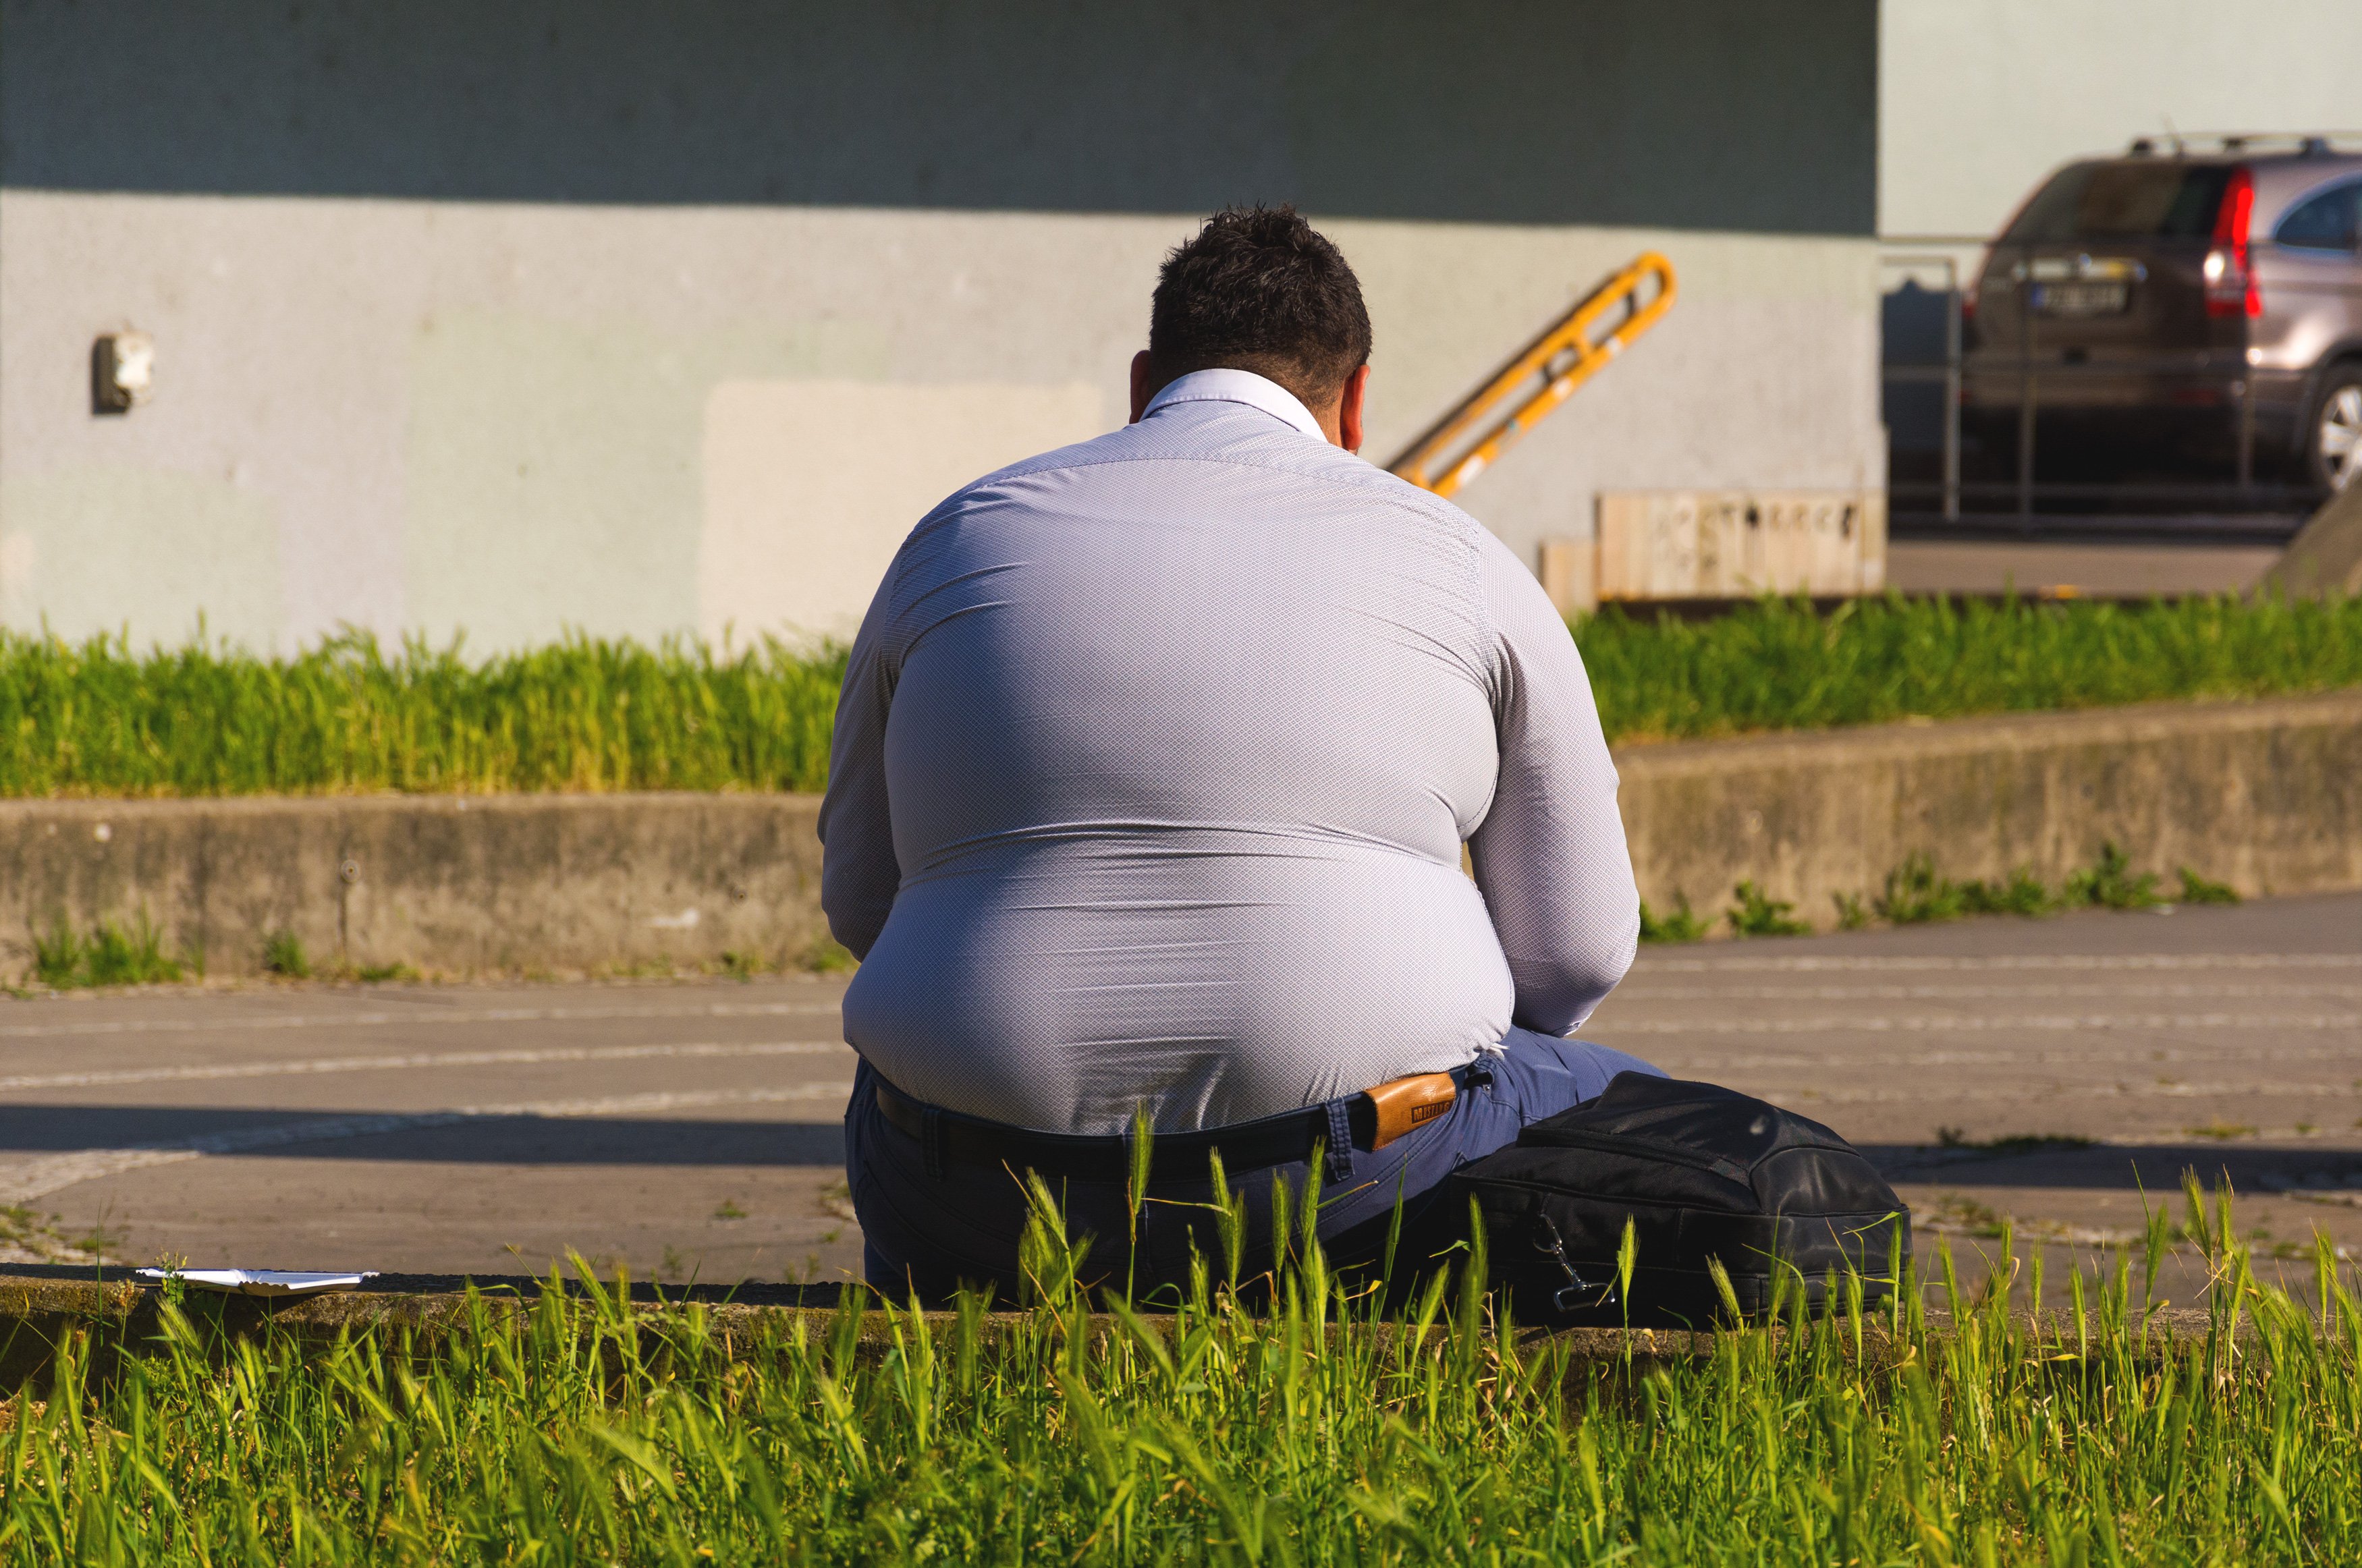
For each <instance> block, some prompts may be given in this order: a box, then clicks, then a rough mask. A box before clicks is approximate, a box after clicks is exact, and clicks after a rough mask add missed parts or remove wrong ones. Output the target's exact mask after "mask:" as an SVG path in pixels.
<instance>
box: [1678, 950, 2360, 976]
mask: <svg viewBox="0 0 2362 1568" xmlns="http://www.w3.org/2000/svg"><path fill="white" fill-rule="evenodd" d="M1913 969H1941V970H1966V971H1974V970H1980V969H2065V970H2087V969H2090V970H2105V969H2362V954H2346V953H2115V954H2088V953H2021V954H2004V955H1995V956H1992V957H1985V958H1967V957H1943V956H1936V955H1930V956H1926V957H1915V958H1828V957H1801V956H1798V957H1788V958H1775V957H1747V958H1740V957H1730V958H1664V957H1659V956H1658V955H1655V954H1652V953H1643V954H1641V955H1640V957H1639V962H1637V963H1636V964H1634V965H1633V966H1632V973H1633V974H1634V975H1635V976H1636V977H1637V976H1641V975H1651V974H1656V975H1668V974H1671V975H1709V974H1714V973H1716V972H1727V973H1732V974H1738V973H1746V972H1750V971H1752V972H1758V973H1766V974H1782V973H1784V974H1798V975H1805V974H1814V973H1818V972H1821V971H1827V972H1829V973H1833V974H1842V973H1848V972H1855V971H1860V972H1863V973H1879V972H1882V971H1895V972H1904V971H1908V970H1913Z"/></svg>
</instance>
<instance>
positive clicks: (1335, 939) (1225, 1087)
mask: <svg viewBox="0 0 2362 1568" xmlns="http://www.w3.org/2000/svg"><path fill="white" fill-rule="evenodd" d="M1226 377H1236V378H1238V380H1236V381H1223V380H1221V378H1226ZM1188 380H1189V381H1191V382H1196V383H1199V384H1198V391H1197V392H1196V393H1195V394H1194V396H1192V395H1189V394H1187V389H1186V388H1181V387H1177V386H1176V389H1175V390H1176V391H1178V392H1183V393H1184V394H1185V395H1184V396H1183V397H1182V399H1181V401H1170V402H1164V403H1162V404H1161V405H1160V406H1153V411H1152V413H1151V414H1150V415H1149V416H1148V417H1147V418H1146V419H1144V420H1142V422H1141V423H1139V424H1137V425H1131V426H1129V427H1127V428H1126V429H1123V430H1120V431H1118V432H1116V433H1114V434H1113V435H1110V436H1104V437H1101V438H1100V439H1098V440H1097V441H1093V442H1089V443H1086V444H1085V445H1083V446H1080V447H1070V448H1067V449H1066V450H1065V451H1062V452H1057V453H1053V454H1050V455H1048V456H1047V457H1044V458H1037V459H1034V460H1033V461H1032V462H1030V463H1024V464H1020V465H1018V466H1017V467H1015V468H1013V469H1008V470H1004V472H1002V473H1001V474H999V475H995V476H992V477H991V478H989V479H988V480H982V481H979V483H978V484H977V485H975V486H972V487H970V488H969V489H968V490H966V491H963V492H961V493H960V494H959V495H958V496H955V497H954V498H953V499H952V500H951V501H949V502H945V503H944V505H943V506H942V507H939V508H938V509H937V510H936V511H935V513H933V514H931V516H930V517H929V518H928V519H927V520H926V521H925V522H923V523H922V525H920V526H919V527H918V528H917V529H916V530H915V531H914V532H913V533H912V535H911V538H910V540H909V541H908V542H907V543H906V544H905V545H904V547H903V548H902V550H901V552H900V555H899V556H898V558H896V561H895V564H894V566H893V568H892V569H891V570H890V571H889V574H888V577H887V580H886V582H885V584H884V585H883V587H882V588H881V589H880V591H879V594H878V598H877V602H876V603H875V604H874V605H873V607H872V609H871V611H870V613H869V617H868V619H867V621H866V623H865V624H864V626H863V629H862V633H861V637H860V641H859V643H858V645H857V646H856V648H855V657H854V661H853V667H852V668H851V670H850V672H849V674H848V677H847V690H846V698H845V702H844V708H843V710H842V711H841V712H840V715H839V721H838V723H839V734H838V738H837V744H836V751H835V758H834V767H833V769H832V776H831V780H830V798H829V801H828V805H827V808H826V810H825V812H824V813H823V818H822V831H823V836H824V837H825V838H826V839H827V843H828V849H829V855H828V859H827V879H826V887H825V901H826V904H827V908H828V912H829V916H830V920H831V922H832V924H833V926H834V927H835V929H836V930H837V931H838V933H839V934H840V936H842V937H843V938H844V940H845V941H846V943H847V944H848V945H850V946H852V947H853V948H854V949H855V952H857V953H863V954H864V955H865V963H864V966H863V967H862V969H861V971H860V973H859V974H858V975H857V976H856V977H855V980H854V982H853V987H852V989H851V990H850V992H849V993H848V995H847V997H846V1001H845V1026H846V1035H847V1038H848V1039H849V1040H850V1041H851V1042H852V1043H853V1044H854V1045H855V1046H856V1047H857V1048H858V1049H859V1050H860V1051H861V1053H862V1055H864V1057H865V1058H866V1059H867V1060H868V1062H869V1063H870V1064H871V1066H874V1067H875V1068H876V1069H877V1071H878V1072H880V1073H881V1074H882V1075H883V1076H884V1077H885V1078H886V1079H887V1081H888V1082H889V1083H891V1084H893V1085H895V1086H896V1087H897V1088H900V1089H901V1090H903V1091H904V1092H906V1093H908V1094H911V1095H913V1096H916V1097H917V1098H918V1099H922V1100H924V1101H928V1102H931V1103H934V1104H939V1105H942V1106H944V1107H946V1108H948V1109H951V1110H959V1111H964V1112H966V1113H968V1114H970V1115H975V1116H979V1117H984V1118H987V1119H989V1120H991V1121H1000V1122H1006V1123H1011V1124H1014V1125H1018V1126H1024V1127H1032V1128H1039V1129H1045V1130H1052V1131H1058V1132H1087V1133H1108V1132H1118V1131H1120V1130H1121V1129H1122V1128H1123V1127H1124V1126H1125V1125H1127V1124H1128V1123H1129V1121H1130V1120H1131V1115H1132V1112H1133V1109H1134V1107H1135V1106H1138V1105H1142V1104H1145V1105H1146V1106H1147V1107H1148V1109H1149V1110H1150V1113H1151V1115H1152V1117H1153V1120H1154V1121H1155V1122H1156V1124H1157V1126H1158V1127H1159V1128H1160V1129H1162V1130H1167V1131H1170V1130H1178V1129H1192V1128H1198V1127H1216V1126H1223V1125H1228V1124H1231V1123H1234V1122H1238V1121H1247V1120H1251V1119H1253V1118H1256V1117H1260V1116H1264V1115H1268V1114H1271V1113H1274V1112H1276V1111H1279V1110H1289V1109H1293V1108H1295V1107H1298V1106H1304V1105H1308V1104H1313V1103H1317V1102H1320V1101H1323V1100H1328V1099H1334V1098H1336V1097H1338V1096H1341V1095H1347V1094H1352V1093H1354V1092H1356V1091H1358V1090H1360V1089H1362V1088H1367V1087H1369V1086H1370V1085H1372V1084H1375V1083H1379V1082H1382V1081H1385V1080H1387V1079H1390V1078H1393V1077H1399V1076H1401V1075H1404V1074H1407V1073H1413V1072H1421V1071H1430V1070H1439V1069H1442V1068H1448V1067H1451V1066H1456V1065H1458V1064H1461V1063H1464V1062H1466V1061H1468V1060H1470V1059H1471V1058H1472V1057H1473V1056H1474V1055H1477V1054H1478V1053H1479V1052H1480V1051H1485V1050H1490V1049H1493V1048H1494V1047H1496V1045H1497V1044H1498V1043H1499V1042H1500V1041H1501V1039H1502V1037H1503V1034H1504V1032H1505V1031H1506V1030H1507V1028H1508V1026H1509V1024H1510V1023H1511V1021H1512V1018H1513V1015H1514V1017H1515V1021H1517V1022H1518V1023H1520V1024H1524V1025H1527V1026H1529V1027H1532V1028H1536V1029H1540V1030H1542V1031H1544V1032H1550V1033H1562V1032H1565V1031H1566V1030H1567V1029H1570V1028H1572V1027H1573V1025H1574V1024H1575V1023H1576V1022H1578V1021H1580V1019H1581V1018H1582V1016H1584V1014H1586V1013H1587V1012H1588V1010H1589V1009H1590V1007H1591V1006H1592V1005H1593V1004H1595V1002H1596V1000H1597V999H1598V998H1599V997H1600V996H1601V995H1604V994H1605V993H1606V989H1607V988H1609V987H1610V986H1612V985H1613V984H1614V983H1615V980H1616V979H1617V977H1619V976H1620V975H1621V974H1622V972H1623V969H1624V967H1625V966H1626V965H1627V964H1628V962H1629V958H1630V954H1631V942H1632V936H1633V932H1634V926H1635V911H1634V907H1633V896H1632V892H1631V877H1630V870H1629V866H1628V861H1627V859H1626V855H1625V848H1624V843H1623V835H1622V831H1621V827H1620V824H1619V823H1617V818H1616V814H1615V800H1614V794H1615V776H1614V772H1613V769H1612V767H1610V766H1609V765H1608V762H1607V758H1606V750H1605V747H1604V745H1601V743H1600V742H1599V738H1598V725H1597V722H1596V719H1595V715H1594V714H1593V713H1592V712H1591V710H1590V694H1589V690H1588V687H1587V685H1586V684H1585V683H1584V680H1583V677H1582V671H1581V668H1580V665H1579V663H1576V662H1575V659H1574V654H1573V646H1572V644H1571V641H1570V639H1568V637H1567V635H1566V632H1565V629H1564V627H1563V625H1562V624H1558V623H1557V622H1556V620H1555V617H1554V616H1553V615H1552V613H1551V611H1550V608H1549V605H1548V602H1547V601H1545V600H1544V599H1543V598H1542V596H1541V594H1540V590H1539V588H1538V587H1537V586H1536V585H1535V584H1534V583H1533V580H1532V579H1531V578H1530V577H1529V576H1528V575H1527V574H1526V573H1525V572H1524V571H1523V569H1521V568H1519V567H1518V565H1517V563H1516V562H1515V561H1514V559H1512V558H1510V557H1509V556H1508V555H1507V552H1506V550H1504V549H1503V547H1501V546H1500V545H1499V544H1498V543H1497V542H1496V541H1495V540H1493V539H1492V538H1491V536H1489V535H1486V534H1485V532H1484V531H1483V530H1482V529H1481V528H1479V527H1478V526H1476V525H1474V524H1473V523H1472V522H1471V521H1469V520H1468V519H1467V518H1466V517H1465V516H1463V515H1462V513H1459V512H1458V511H1456V509H1453V508H1451V507H1450V506H1449V505H1447V504H1446V503H1443V502H1440V501H1437V500H1436V499H1434V498H1433V497H1430V496H1428V495H1426V494H1424V493H1423V492H1420V491H1416V490H1414V489H1412V488H1411V487H1409V486H1407V485H1406V484H1404V483H1402V482H1401V481H1399V480H1395V479H1393V478H1392V477H1391V476H1388V475H1386V474H1384V473H1382V472H1380V471H1379V470H1377V469H1373V468H1372V467H1370V466H1369V465H1368V464H1366V463H1363V462H1362V461H1361V460H1360V459H1358V458H1353V457H1352V456H1351V455H1349V454H1347V453H1345V452H1343V451H1341V450H1339V449H1338V448H1336V447H1331V446H1329V445H1327V444H1325V443H1324V442H1322V441H1321V440H1319V438H1318V436H1317V435H1308V434H1307V433H1306V431H1305V430H1304V428H1303V427H1302V426H1303V424H1304V421H1303V420H1302V419H1300V418H1297V415H1301V414H1302V410H1301V409H1300V407H1297V406H1296V405H1295V404H1294V403H1293V402H1292V400H1289V401H1288V402H1287V404H1286V407H1284V408H1282V407H1279V406H1278V405H1277V404H1275V403H1273V401H1272V400H1273V399H1274V398H1277V399H1281V400H1286V399H1287V394H1286V392H1283V391H1281V390H1280V389H1279V388H1277V387H1275V386H1273V385H1272V384H1271V383H1270V382H1268V381H1263V380H1262V379H1261V378H1259V377H1253V376H1247V375H1245V374H1244V373H1243V372H1237V371H1214V372H1206V373H1204V374H1202V375H1200V376H1198V377H1192V378H1188ZM1234 397H1243V398H1245V399H1246V401H1231V398H1234ZM1291 410H1292V411H1293V412H1292V413H1291V412H1290V411H1291ZM1315 429H1316V430H1317V427H1315ZM1472 835H1473V838H1474V841H1475V842H1474V846H1473V847H1474V851H1475V856H1476V860H1477V865H1478V871H1479V877H1480V879H1481V880H1482V882H1483V884H1484V891H1483V894H1482V895H1480V893H1479V890H1478V888H1477V886H1476V885H1474V884H1472V883H1470V882H1469V881H1468V880H1467V878H1464V877H1463V876H1462V874H1461V871H1460V864H1459V861H1460V847H1461V844H1462V840H1463V839H1468V838H1470V837H1472ZM1488 900H1489V901H1490V904H1491V909H1490V911H1488V908H1487V902H1488ZM1505 947H1506V949H1507V951H1506V953H1505Z"/></svg>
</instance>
